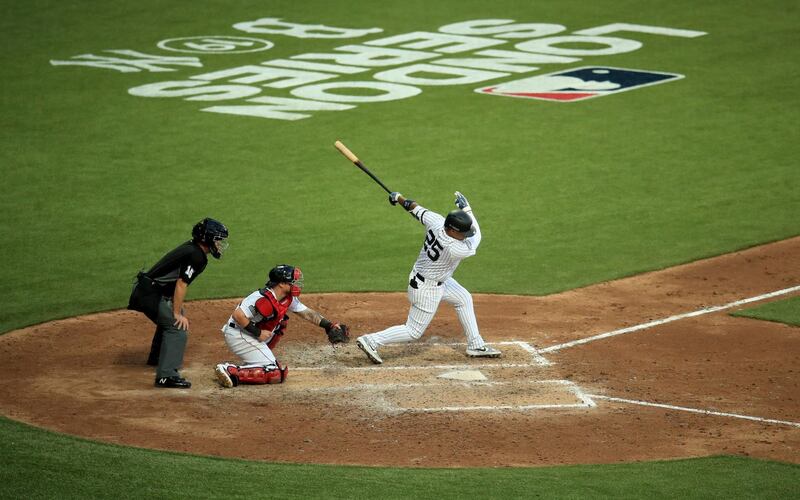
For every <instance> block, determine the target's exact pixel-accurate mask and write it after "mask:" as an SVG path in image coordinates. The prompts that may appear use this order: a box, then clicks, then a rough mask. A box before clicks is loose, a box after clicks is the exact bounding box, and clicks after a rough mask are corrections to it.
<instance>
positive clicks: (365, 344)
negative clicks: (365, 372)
mask: <svg viewBox="0 0 800 500" xmlns="http://www.w3.org/2000/svg"><path fill="white" fill-rule="evenodd" d="M356 345H357V346H358V348H359V349H361V350H362V351H364V354H366V355H367V357H368V358H369V360H370V361H372V362H373V363H375V364H376V365H379V364H381V363H383V360H382V359H381V357H380V356H378V349H377V348H376V347H375V345H374V344H373V343H372V342H371V341H370V340H369V339H368V338H367V336H366V335H362V336H360V337H358V338H357V339H356Z"/></svg>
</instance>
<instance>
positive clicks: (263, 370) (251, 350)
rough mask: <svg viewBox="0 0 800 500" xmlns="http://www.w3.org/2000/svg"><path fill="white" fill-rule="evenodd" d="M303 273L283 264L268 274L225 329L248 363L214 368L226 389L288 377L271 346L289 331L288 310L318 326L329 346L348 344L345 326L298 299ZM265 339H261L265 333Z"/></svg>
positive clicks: (227, 339)
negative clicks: (260, 286)
mask: <svg viewBox="0 0 800 500" xmlns="http://www.w3.org/2000/svg"><path fill="white" fill-rule="evenodd" d="M302 288H303V272H302V271H301V270H300V268H299V267H294V266H289V265H286V264H281V265H279V266H276V267H274V268H273V269H272V270H271V271H270V272H269V281H267V283H266V285H265V286H264V288H261V289H258V290H256V291H254V292H252V293H251V294H250V295H248V296H247V297H245V298H244V299H243V300H242V301H241V302H240V303H239V305H238V306H236V309H234V310H233V314H231V316H230V317H229V318H228V321H227V322H226V323H225V325H224V326H223V327H222V333H224V334H225V343H226V344H228V348H230V350H231V352H233V353H234V354H236V355H237V356H239V357H240V358H241V360H242V362H243V363H244V364H243V365H235V364H233V363H221V364H218V365H217V366H216V367H215V368H214V372H215V374H216V376H217V380H219V383H220V384H222V386H223V387H234V386H237V385H239V384H280V383H281V382H283V381H284V380H286V375H287V373H288V367H286V366H281V364H280V363H279V362H278V360H277V358H276V357H275V354H274V353H273V352H272V350H273V349H274V348H275V346H276V345H277V343H278V341H279V340H280V339H281V337H282V336H283V335H284V334H285V333H286V324H287V322H288V321H289V316H288V314H287V313H289V312H292V313H295V314H297V315H298V316H300V317H301V318H303V319H305V320H306V321H309V322H311V323H314V324H315V325H318V326H320V327H321V328H323V329H324V330H325V333H326V334H327V335H328V340H329V341H330V342H331V344H337V343H340V342H347V340H348V339H349V336H348V332H349V329H348V328H347V325H344V324H342V325H340V324H338V323H335V322H332V321H329V320H327V319H325V317H323V316H322V314H320V313H318V312H317V311H315V310H313V309H311V308H310V307H308V306H306V305H305V304H303V303H302V302H300V298H299V297H300V291H301V290H302ZM262 332H266V338H265V339H264V340H263V341H262V340H261V333H262Z"/></svg>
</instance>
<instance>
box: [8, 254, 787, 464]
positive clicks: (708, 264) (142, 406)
mask: <svg viewBox="0 0 800 500" xmlns="http://www.w3.org/2000/svg"><path fill="white" fill-rule="evenodd" d="M798 285H800V238H793V239H790V240H786V241H782V242H778V243H773V244H770V245H765V246H761V247H756V248H752V249H749V250H746V251H742V252H737V253H734V254H730V255H725V256H722V257H717V258H713V259H708V260H703V261H698V262H695V263H692V264H688V265H683V266H678V267H675V268H671V269H668V270H664V271H659V272H653V273H648V274H643V275H639V276H635V277H632V278H627V279H622V280H618V281H614V282H608V283H602V284H599V285H595V286H590V287H586V288H582V289H578V290H572V291H569V292H565V293H561V294H556V295H551V296H547V297H522V296H497V295H476V296H475V297H474V299H475V308H476V311H477V315H478V322H479V325H480V327H481V331H482V333H483V335H484V337H485V338H486V339H487V341H489V342H491V343H493V344H494V345H496V346H497V347H498V348H500V349H501V350H502V351H503V357H502V358H500V359H494V360H474V359H468V358H466V357H465V355H464V348H465V346H464V345H463V340H464V339H463V335H462V334H461V332H460V327H459V325H458V322H457V320H456V318H455V314H454V313H453V311H452V310H451V309H450V308H448V307H447V306H446V305H443V306H442V308H441V310H440V313H439V315H438V316H437V317H436V319H435V320H434V322H433V323H432V325H431V327H430V328H429V330H428V332H427V333H426V334H425V336H424V337H423V339H422V341H421V342H420V343H418V344H413V345H405V346H397V347H394V346H393V347H388V348H385V349H383V350H382V351H381V354H382V356H383V358H384V362H385V363H384V365H382V366H373V365H371V364H370V363H369V362H368V361H367V359H366V358H365V357H364V355H363V353H361V352H360V351H359V350H358V349H356V348H355V346H354V344H352V343H351V344H349V345H347V346H344V347H341V348H338V349H336V350H334V349H333V348H332V347H331V346H329V345H328V344H327V342H326V341H325V338H324V334H323V332H322V331H321V330H319V329H318V328H315V327H312V326H310V325H309V324H308V323H305V322H303V321H302V320H300V319H298V318H294V319H292V321H290V323H289V333H288V334H287V336H286V337H285V338H284V340H283V341H282V342H281V344H280V345H279V346H278V348H277V349H276V351H277V354H278V357H279V359H281V360H282V361H283V362H284V363H286V364H288V365H289V367H290V368H289V370H290V371H289V378H288V381H287V382H286V383H285V384H283V385H273V386H247V387H238V388H235V389H223V388H221V387H220V386H219V385H218V384H217V383H216V381H215V378H214V374H213V366H214V364H216V363H218V362H221V361H226V360H230V358H231V356H230V355H229V354H228V352H227V349H226V347H225V345H224V342H223V340H222V337H221V334H220V332H219V330H218V327H219V326H220V325H221V324H222V323H223V322H224V321H225V320H226V319H227V317H228V315H229V313H230V311H231V310H232V308H233V307H234V306H235V304H236V302H237V301H236V300H221V301H211V302H191V303H189V304H188V306H187V309H188V317H189V318H190V319H191V321H192V328H191V334H190V339H189V346H188V349H187V353H186V366H185V368H184V370H183V372H182V373H183V374H184V375H185V376H186V377H187V378H189V379H190V380H191V381H192V382H193V384H194V385H193V387H192V389H191V390H188V391H180V390H165V389H155V388H153V386H152V384H153V369H152V368H150V367H147V366H146V365H145V359H146V357H147V351H148V349H149V343H150V337H151V333H152V327H151V324H150V323H149V322H148V321H147V320H146V319H145V318H144V317H142V316H140V315H138V314H136V313H132V312H129V311H116V312H109V313H102V314H96V315H90V316H82V317H78V318H72V319H68V320H63V321H55V322H51V323H46V324H42V325H38V326H35V327H31V328H26V329H23V330H18V331H15V332H11V333H8V334H6V335H4V336H2V337H0V353H2V358H3V360H4V365H5V377H4V379H5V383H4V384H2V385H0V409H1V411H2V413H3V414H4V415H6V416H8V417H10V418H13V419H16V420H20V421H23V422H28V423H31V424H34V425H37V426H41V427H45V428H49V429H53V430H56V431H59V432H64V433H68V434H74V435H78V436H84V437H88V438H92V439H98V440H102V441H108V442H113V443H120V444H126V445H133V446H140V447H146V448H156V449H165V450H176V451H183V452H191V453H200V454H210V455H219V456H226V457H241V458H247V459H258V460H268V461H280V462H316V463H332V464H367V465H397V466H444V467H450V466H511V465H543V464H572V463H604V462H626V461H634V460H649V459H665V458H678V457H688V456H704V455H713V454H722V453H724V454H739V455H751V456H756V457H763V458H770V459H777V460H783V461H789V462H794V463H800V328H793V327H788V326H785V325H782V324H778V323H769V322H764V321H756V320H751V319H744V318H734V317H732V316H730V315H729V314H728V313H730V312H731V311H734V310H736V309H740V308H743V307H748V305H749V304H748V305H744V304H737V301H740V300H742V299H748V298H757V299H754V300H753V301H752V302H751V303H752V304H755V303H761V302H763V301H767V300H777V299H779V298H784V297H789V296H792V295H798V294H800V290H794V289H793V288H794V287H796V286H798ZM790 288H792V289H793V290H792V291H789V292H785V293H782V294H780V295H779V296H775V297H763V296H764V295H765V294H768V293H770V292H775V291H779V290H787V289H790ZM245 292H247V290H243V291H242V293H243V294H244V293H245ZM304 302H306V303H307V304H309V305H310V306H312V307H314V308H316V309H318V310H320V311H322V312H323V313H328V314H329V315H330V316H331V317H334V318H336V319H337V320H340V321H344V322H346V323H348V324H350V325H351V326H352V328H353V330H354V332H355V333H356V334H358V333H363V332H367V331H374V330H377V329H381V328H384V327H386V326H389V325H392V324H396V323H401V322H403V321H404V320H405V315H406V313H407V302H406V299H405V296H404V294H323V295H310V294H309V295H304ZM712 306H726V307H725V308H724V309H720V310H712V309H708V308H710V307H712ZM690 313H694V314H690ZM602 334H608V335H606V336H602ZM596 336H597V337H598V338H594V337H596ZM584 340H585V341H584ZM578 341H584V342H583V343H575V342H578ZM573 343H574V344H573ZM465 375H468V377H464V376H465ZM460 377H461V378H480V379H481V380H459V378H460ZM12 382H13V383H12ZM657 405H660V406H657Z"/></svg>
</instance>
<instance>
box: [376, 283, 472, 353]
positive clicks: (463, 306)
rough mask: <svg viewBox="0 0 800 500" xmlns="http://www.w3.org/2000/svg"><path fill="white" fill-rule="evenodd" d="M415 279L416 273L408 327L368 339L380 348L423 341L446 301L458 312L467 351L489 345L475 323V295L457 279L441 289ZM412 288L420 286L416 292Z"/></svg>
mask: <svg viewBox="0 0 800 500" xmlns="http://www.w3.org/2000/svg"><path fill="white" fill-rule="evenodd" d="M415 276H416V271H411V274H410V275H409V277H408V279H409V285H408V301H409V302H411V310H410V311H409V312H408V319H407V320H406V324H405V325H397V326H391V327H389V328H387V329H386V330H383V331H380V332H376V333H371V334H369V335H367V337H368V338H369V339H370V340H371V341H373V342H375V343H376V344H378V345H386V344H396V343H400V342H410V341H413V340H417V339H419V338H420V337H422V334H423V333H425V329H426V328H428V325H429V324H430V322H431V320H433V316H434V315H435V314H436V310H437V309H438V308H439V303H440V302H441V301H445V302H447V303H449V304H452V305H453V307H454V308H455V310H456V316H458V321H459V322H460V323H461V327H462V328H463V329H464V335H465V336H466V337H467V347H468V348H469V349H478V348H481V347H483V346H484V344H485V342H484V341H483V338H482V337H481V334H480V333H479V332H478V322H477V320H476V319H475V310H474V308H473V305H472V295H470V293H469V291H467V289H466V288H464V287H463V286H461V285H460V284H459V283H458V281H456V280H455V279H453V278H448V279H447V280H446V281H444V282H443V283H442V284H441V285H439V284H438V283H437V282H435V281H432V280H426V281H425V282H422V281H420V280H419V279H415ZM412 284H416V288H414V287H413V286H412Z"/></svg>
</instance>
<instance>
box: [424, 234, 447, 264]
mask: <svg viewBox="0 0 800 500" xmlns="http://www.w3.org/2000/svg"><path fill="white" fill-rule="evenodd" d="M423 248H424V249H425V253H426V254H428V258H429V259H431V260H432V261H434V262H436V261H437V260H439V256H440V255H441V251H442V250H443V249H444V248H443V247H442V244H441V243H439V240H437V239H436V235H435V234H433V230H431V229H428V236H427V238H425V245H423Z"/></svg>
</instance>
